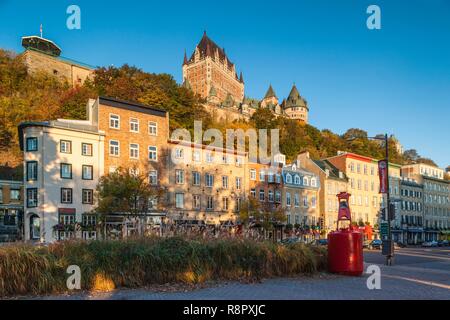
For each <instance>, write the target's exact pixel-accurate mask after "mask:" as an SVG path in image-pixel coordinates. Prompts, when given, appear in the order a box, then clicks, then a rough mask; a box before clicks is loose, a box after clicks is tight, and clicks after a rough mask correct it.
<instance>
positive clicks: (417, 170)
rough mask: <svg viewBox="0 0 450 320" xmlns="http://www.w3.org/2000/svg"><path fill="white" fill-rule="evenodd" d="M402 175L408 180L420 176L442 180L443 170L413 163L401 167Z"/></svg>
mask: <svg viewBox="0 0 450 320" xmlns="http://www.w3.org/2000/svg"><path fill="white" fill-rule="evenodd" d="M402 175H403V176H405V177H408V178H411V177H413V176H414V175H422V176H425V177H430V178H435V179H444V169H441V168H438V167H435V166H431V165H429V164H425V163H414V164H408V165H404V166H402Z"/></svg>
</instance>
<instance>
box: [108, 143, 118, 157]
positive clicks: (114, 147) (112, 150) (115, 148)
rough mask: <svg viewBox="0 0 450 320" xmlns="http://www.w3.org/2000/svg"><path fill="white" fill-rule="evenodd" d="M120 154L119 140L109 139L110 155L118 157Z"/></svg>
mask: <svg viewBox="0 0 450 320" xmlns="http://www.w3.org/2000/svg"><path fill="white" fill-rule="evenodd" d="M119 154H120V144H119V141H116V140H110V141H109V155H111V156H115V157H118V156H119Z"/></svg>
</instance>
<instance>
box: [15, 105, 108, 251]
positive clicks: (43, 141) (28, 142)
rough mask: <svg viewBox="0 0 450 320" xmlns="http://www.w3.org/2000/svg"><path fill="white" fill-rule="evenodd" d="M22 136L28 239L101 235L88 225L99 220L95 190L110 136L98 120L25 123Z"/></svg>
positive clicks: (47, 240) (26, 234) (22, 126)
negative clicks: (105, 146)
mask: <svg viewBox="0 0 450 320" xmlns="http://www.w3.org/2000/svg"><path fill="white" fill-rule="evenodd" d="M91 107H92V104H90V105H89V106H88V108H91ZM90 119H92V117H90ZM19 137H20V147H21V150H23V152H24V193H25V195H24V211H25V212H24V229H25V240H36V241H41V242H53V241H55V240H59V239H67V238H69V237H74V236H75V235H76V236H77V237H83V238H90V237H95V236H96V235H95V232H94V231H89V230H90V229H89V228H87V227H86V226H89V225H91V224H92V223H94V221H93V219H94V220H95V217H94V216H92V215H89V214H88V213H89V212H91V211H92V209H93V208H94V191H95V188H96V186H97V184H98V179H99V176H100V175H101V173H102V172H103V171H104V168H103V163H104V160H103V150H104V135H103V134H101V133H99V132H98V129H97V126H96V124H94V123H92V122H91V121H75V120H57V121H49V122H28V123H22V124H21V125H20V126H19Z"/></svg>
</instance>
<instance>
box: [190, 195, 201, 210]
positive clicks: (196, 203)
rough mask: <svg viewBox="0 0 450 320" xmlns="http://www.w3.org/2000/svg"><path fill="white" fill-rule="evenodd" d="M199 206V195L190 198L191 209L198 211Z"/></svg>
mask: <svg viewBox="0 0 450 320" xmlns="http://www.w3.org/2000/svg"><path fill="white" fill-rule="evenodd" d="M200 206H201V203H200V195H198V194H194V195H193V196H192V209H195V210H199V209H200Z"/></svg>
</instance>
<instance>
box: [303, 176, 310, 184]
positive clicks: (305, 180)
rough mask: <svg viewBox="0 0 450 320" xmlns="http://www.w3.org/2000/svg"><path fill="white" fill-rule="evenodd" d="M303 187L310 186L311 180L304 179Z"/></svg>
mask: <svg viewBox="0 0 450 320" xmlns="http://www.w3.org/2000/svg"><path fill="white" fill-rule="evenodd" d="M303 185H304V186H309V179H308V177H303Z"/></svg>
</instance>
